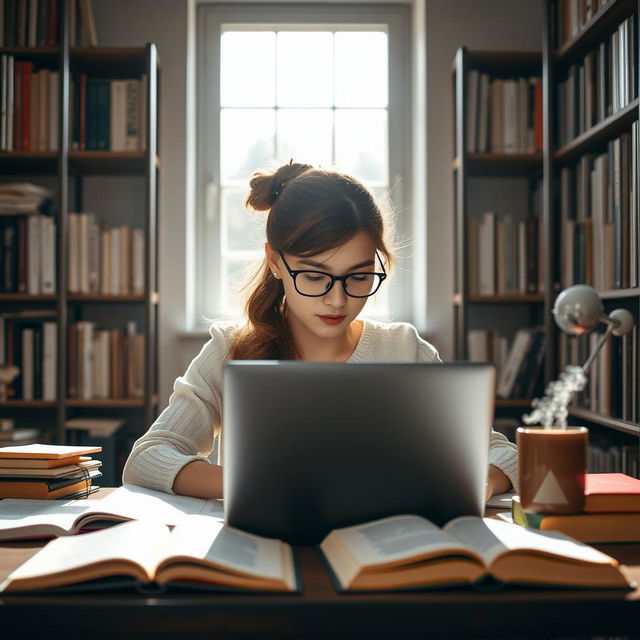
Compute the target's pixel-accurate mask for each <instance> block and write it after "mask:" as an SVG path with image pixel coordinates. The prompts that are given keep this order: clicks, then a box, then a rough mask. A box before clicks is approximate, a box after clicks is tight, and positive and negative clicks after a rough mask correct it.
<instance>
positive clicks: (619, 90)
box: [557, 17, 638, 146]
mask: <svg viewBox="0 0 640 640" xmlns="http://www.w3.org/2000/svg"><path fill="white" fill-rule="evenodd" d="M635 25H636V20H635V18H633V17H631V18H628V19H627V20H625V21H624V22H622V23H621V24H620V26H619V27H618V29H617V31H614V32H613V33H612V34H611V36H610V37H609V38H608V39H607V40H605V41H604V42H601V43H600V45H599V46H598V48H597V49H593V50H592V51H590V52H589V53H587V54H586V55H585V57H584V60H583V61H582V62H580V63H577V64H572V65H570V66H569V67H568V68H567V72H566V78H565V79H563V80H561V81H560V82H558V112H557V118H558V142H559V144H560V146H563V145H565V144H567V143H569V142H570V141H571V140H573V139H574V138H576V137H577V136H579V135H580V134H581V133H584V132H585V131H588V130H589V129H590V128H591V127H593V126H594V125H596V124H597V123H598V122H600V121H602V120H604V119H605V118H606V117H607V116H610V115H612V114H615V113H617V112H618V111H619V110H620V109H623V108H624V107H626V106H627V105H628V104H630V103H631V102H632V101H633V100H635V99H636V98H637V97H638V81H637V74H638V44H637V43H638V34H637V32H636V29H637V27H636V26H635Z"/></svg>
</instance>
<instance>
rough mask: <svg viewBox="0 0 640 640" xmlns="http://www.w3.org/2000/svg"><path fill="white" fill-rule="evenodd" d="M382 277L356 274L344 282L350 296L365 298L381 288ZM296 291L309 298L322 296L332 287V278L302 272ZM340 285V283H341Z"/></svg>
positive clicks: (298, 276)
mask: <svg viewBox="0 0 640 640" xmlns="http://www.w3.org/2000/svg"><path fill="white" fill-rule="evenodd" d="M380 281H381V280H380V276H378V275H375V274H372V273H354V274H353V275H350V276H348V277H347V279H346V280H345V281H344V284H345V289H346V291H347V294H348V295H351V296H356V297H365V296H368V295H370V294H371V293H373V292H374V291H375V290H376V289H377V288H378V287H379V286H380ZM295 284H296V289H297V290H298V292H299V293H301V294H303V295H307V296H321V295H323V294H324V293H326V292H327V291H328V289H329V288H330V287H331V278H330V277H329V276H328V275H325V274H322V273H317V272H311V271H310V272H305V271H303V272H301V273H298V274H297V278H296V283H295ZM339 284H340V283H339Z"/></svg>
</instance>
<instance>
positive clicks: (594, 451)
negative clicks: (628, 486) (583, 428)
mask: <svg viewBox="0 0 640 640" xmlns="http://www.w3.org/2000/svg"><path fill="white" fill-rule="evenodd" d="M587 468H588V469H589V472H590V473H624V474H626V475H628V476H631V477H632V478H640V448H639V447H638V444H637V443H634V444H613V443H611V442H608V441H607V440H605V439H604V438H601V439H598V437H597V436H595V435H594V433H593V432H592V433H590V434H589V447H588V449H587Z"/></svg>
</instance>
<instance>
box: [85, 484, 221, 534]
mask: <svg viewBox="0 0 640 640" xmlns="http://www.w3.org/2000/svg"><path fill="white" fill-rule="evenodd" d="M91 502H92V506H91V508H89V509H88V510H87V511H86V513H85V514H84V515H83V516H82V518H81V521H80V522H79V523H78V524H79V525H81V526H86V525H88V524H89V523H91V522H95V521H99V520H105V519H107V520H108V519H109V516H117V517H118V519H120V520H155V521H157V522H162V523H163V524H166V525H169V526H173V525H176V524H178V522H180V521H181V520H182V519H183V518H184V517H185V516H186V515H190V514H204V515H208V516H213V517H218V518H223V517H224V510H223V506H222V500H203V499H202V498H192V497H190V496H180V495H174V494H171V493H164V492H162V491H155V490H153V489H146V488H145V487H138V486H136V485H133V484H125V485H124V486H122V487H119V488H118V489H116V490H115V491H113V492H112V493H110V494H109V495H108V496H106V497H105V498H102V499H101V500H92V501H91ZM104 516H108V517H106V518H105V517H104Z"/></svg>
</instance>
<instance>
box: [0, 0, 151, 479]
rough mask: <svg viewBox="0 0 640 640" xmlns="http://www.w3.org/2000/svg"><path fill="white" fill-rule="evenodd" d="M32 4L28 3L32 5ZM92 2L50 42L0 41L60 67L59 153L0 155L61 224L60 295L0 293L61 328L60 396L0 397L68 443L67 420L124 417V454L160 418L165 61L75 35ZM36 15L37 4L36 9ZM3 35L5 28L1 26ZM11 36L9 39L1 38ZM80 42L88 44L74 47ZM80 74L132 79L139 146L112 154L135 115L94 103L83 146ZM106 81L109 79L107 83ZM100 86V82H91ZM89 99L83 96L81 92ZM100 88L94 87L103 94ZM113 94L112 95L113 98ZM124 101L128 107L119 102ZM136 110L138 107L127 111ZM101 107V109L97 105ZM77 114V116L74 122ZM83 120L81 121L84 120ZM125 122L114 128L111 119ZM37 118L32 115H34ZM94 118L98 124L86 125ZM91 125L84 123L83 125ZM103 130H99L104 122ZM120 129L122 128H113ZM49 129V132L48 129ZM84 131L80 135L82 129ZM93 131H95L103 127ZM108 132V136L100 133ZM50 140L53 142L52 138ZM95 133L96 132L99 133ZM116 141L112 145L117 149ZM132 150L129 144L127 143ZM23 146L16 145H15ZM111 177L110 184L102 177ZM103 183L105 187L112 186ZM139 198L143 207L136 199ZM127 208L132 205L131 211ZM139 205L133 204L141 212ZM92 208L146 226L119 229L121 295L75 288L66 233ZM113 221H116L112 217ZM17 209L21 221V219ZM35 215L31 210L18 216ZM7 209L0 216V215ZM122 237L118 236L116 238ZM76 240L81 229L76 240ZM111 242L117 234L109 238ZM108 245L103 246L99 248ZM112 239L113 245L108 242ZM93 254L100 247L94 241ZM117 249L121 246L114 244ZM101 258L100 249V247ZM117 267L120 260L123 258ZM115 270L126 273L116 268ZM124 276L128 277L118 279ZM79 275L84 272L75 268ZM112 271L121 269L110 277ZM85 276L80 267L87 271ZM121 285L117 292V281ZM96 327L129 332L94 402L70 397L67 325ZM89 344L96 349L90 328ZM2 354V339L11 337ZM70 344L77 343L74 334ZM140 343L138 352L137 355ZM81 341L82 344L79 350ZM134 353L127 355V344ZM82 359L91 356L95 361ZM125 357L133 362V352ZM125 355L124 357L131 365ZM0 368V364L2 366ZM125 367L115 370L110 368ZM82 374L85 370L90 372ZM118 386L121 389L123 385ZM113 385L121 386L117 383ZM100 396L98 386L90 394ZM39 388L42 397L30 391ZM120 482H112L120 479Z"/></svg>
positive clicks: (9, 307) (4, 51) (122, 223)
mask: <svg viewBox="0 0 640 640" xmlns="http://www.w3.org/2000/svg"><path fill="white" fill-rule="evenodd" d="M32 4H33V3H32ZM86 6H90V5H89V3H85V4H82V3H79V4H78V3H76V0H60V2H59V14H58V15H59V21H58V28H57V34H58V37H57V38H56V41H57V43H58V44H56V45H55V46H45V47H42V46H37V47H26V46H20V47H18V46H0V56H5V57H6V56H11V57H12V59H13V63H14V64H17V63H24V62H29V63H32V65H33V69H34V70H36V69H37V70H41V69H46V70H47V72H48V74H49V75H51V74H53V73H56V74H57V76H55V78H56V80H55V81H54V82H55V83H56V84H57V87H56V93H55V94H53V95H55V97H56V98H57V99H56V100H55V104H54V103H53V99H52V104H51V105H49V106H50V107H51V109H55V112H56V114H57V118H56V121H55V122H56V125H55V126H56V133H55V138H56V139H57V143H56V145H55V146H56V148H55V149H53V150H42V149H39V150H37V151H34V150H7V149H6V144H5V146H4V147H3V149H4V150H2V151H0V176H2V179H1V180H0V186H1V183H4V182H12V181H18V182H29V183H34V184H43V185H46V186H47V187H48V188H49V189H50V190H51V192H52V194H53V196H52V197H53V202H54V209H55V211H54V214H53V218H54V221H55V254H54V255H55V271H56V277H55V293H47V294H44V293H32V294H28V293H24V292H20V293H18V292H16V291H11V292H7V291H6V290H5V289H0V291H4V292H0V316H2V314H9V313H13V314H19V313H23V312H25V311H27V310H29V311H38V312H39V311H42V312H43V313H47V314H51V313H52V312H53V314H54V316H55V317H53V318H52V320H53V321H55V323H56V344H57V359H56V362H55V381H56V386H55V398H54V399H53V400H52V399H48V400H43V399H38V398H37V397H35V399H29V400H26V399H24V398H20V397H16V398H15V399H10V398H9V399H6V400H5V401H3V402H2V405H1V407H0V411H1V412H2V414H3V415H4V416H7V417H12V418H14V419H15V423H16V427H20V426H29V427H30V426H34V425H35V426H38V427H40V428H41V429H42V438H43V439H45V440H49V441H52V442H65V441H66V440H67V439H68V437H67V432H66V430H65V423H66V421H67V420H68V419H70V418H74V417H77V416H84V415H87V416H92V417H99V416H105V417H109V418H114V417H117V418H122V419H123V420H124V421H125V425H126V429H125V430H124V433H121V434H119V436H118V438H119V439H120V445H121V447H122V449H123V451H121V457H122V456H123V455H126V453H127V452H126V448H127V446H128V444H130V443H131V441H132V440H133V439H135V438H136V437H137V436H139V435H140V434H141V433H142V432H143V431H144V430H146V428H147V427H148V426H149V425H150V424H151V423H152V422H153V421H154V419H155V418H156V416H157V414H158V314H159V295H158V290H159V287H158V272H159V270H158V253H157V246H158V224H157V217H158V197H157V193H158V181H159V175H160V161H159V149H158V135H157V134H158V116H159V114H158V106H157V105H158V99H159V83H160V68H159V60H158V54H157V50H156V47H155V45H154V44H151V43H148V44H146V45H145V46H140V47H127V48H106V47H98V46H85V45H84V44H83V43H81V42H80V39H79V37H78V30H79V29H80V24H79V22H80V20H81V19H84V16H83V15H82V13H81V12H83V11H85V10H86V9H85V8H84V7H86ZM38 10H40V6H39V5H38ZM74 24H75V28H76V32H75V33H74V32H72V25H74ZM4 33H5V34H6V31H5V32H4ZM4 41H5V42H6V37H5V40H4ZM75 43H78V44H80V45H82V46H74V45H75ZM81 78H84V79H85V81H86V82H87V86H88V85H89V83H91V82H92V81H93V82H94V86H96V87H97V86H98V83H102V86H103V87H106V88H107V91H108V90H111V91H114V90H115V89H114V84H115V83H116V82H118V83H120V85H121V86H126V89H127V91H129V88H128V86H127V85H126V83H130V85H131V86H132V87H133V89H131V91H134V90H136V87H137V91H138V92H139V93H138V94H137V96H136V95H135V94H129V93H127V94H126V95H127V100H129V102H127V103H126V104H127V107H126V108H127V109H129V110H131V109H135V118H138V119H137V121H136V120H135V119H134V120H133V121H134V122H137V127H138V129H137V133H136V132H135V131H134V133H136V135H137V138H136V140H137V142H136V146H135V148H130V149H128V150H118V151H114V150H110V149H111V147H112V146H113V145H115V142H114V140H115V138H111V139H110V138H109V136H114V135H115V134H114V133H113V132H114V131H116V132H118V135H121V136H125V135H129V134H130V133H131V120H130V118H132V117H133V116H131V115H130V113H127V112H126V109H123V111H122V113H123V115H119V113H116V108H115V107H114V106H113V105H110V106H109V107H108V108H107V111H102V112H100V119H99V118H98V115H97V114H98V113H99V112H98V110H97V109H98V108H99V105H98V103H97V102H95V103H94V104H93V106H94V107H95V109H96V110H95V111H93V116H91V117H92V118H93V119H92V120H89V117H90V112H89V110H88V105H87V110H86V111H85V112H84V113H86V118H87V122H86V123H85V124H86V126H87V129H86V135H87V139H86V145H85V144H84V142H85V140H84V135H85V130H84V129H82V128H80V127H79V125H78V122H79V120H78V118H80V117H81V116H80V115H77V114H80V113H81V112H82V109H81V108H80V105H81V104H86V103H81V102H79V101H80V100H81V99H83V100H84V99H87V100H88V95H87V96H86V97H85V96H84V94H81V93H80V89H79V83H80V81H81ZM107 83H108V84H107ZM96 91H97V88H96ZM81 95H82V96H83V97H82V98H81V97H80V96H81ZM96 95H97V94H96ZM111 95H113V94H111ZM131 95H134V97H136V98H137V101H132V100H131V99H130V96H131ZM120 104H124V103H120ZM132 105H133V106H132ZM100 106H102V107H103V106H105V105H104V104H103V105H100ZM74 117H76V120H75V121H74ZM82 117H85V116H82ZM117 118H119V119H118V120H117V122H116V124H114V120H116V119H117ZM31 122H33V120H32V121H31ZM50 122H51V121H50ZM93 122H95V123H96V124H95V125H92V124H90V123H93ZM83 126H84V125H83ZM90 126H95V129H94V130H93V131H94V133H95V132H99V131H102V133H105V135H107V139H108V140H110V142H109V144H108V145H107V148H103V149H99V150H97V149H91V150H89V149H87V147H89V148H90V135H91V131H90V129H89V127H90ZM98 127H103V129H98ZM114 127H115V128H114ZM118 127H122V130H123V131H125V133H123V134H120V133H119V132H120V130H121V129H119V128H118ZM50 135H52V134H50ZM81 135H82V141H80V136H81ZM96 135H97V134H96ZM100 135H102V134H100ZM50 139H51V138H50ZM96 139H97V138H96ZM111 143H113V145H111ZM130 146H131V145H130ZM16 147H20V145H19V144H18V145H14V149H15V148H16ZM105 179H106V180H109V181H111V182H108V183H104V180H105ZM96 180H97V181H100V180H102V181H103V184H102V185H96V183H95V182H92V181H96ZM113 181H121V182H123V183H124V182H126V181H128V182H127V184H129V187H128V188H127V189H124V191H123V193H125V194H129V193H130V192H131V191H135V193H136V197H135V207H132V205H130V204H129V203H127V202H121V203H119V204H120V205H121V206H118V207H112V206H111V203H113V201H114V198H117V194H116V196H113V195H112V196H110V198H107V201H108V204H105V205H104V206H103V207H102V208H101V202H100V195H99V194H100V189H102V190H104V189H110V190H111V191H116V192H117V191H118V190H119V189H118V182H113ZM105 184H106V187H105ZM138 205H139V206H138ZM127 206H128V207H129V208H127ZM134 209H135V210H134ZM86 211H91V212H94V213H95V214H96V218H97V223H96V227H98V224H99V225H100V226H99V227H98V228H99V229H102V230H103V231H102V232H104V229H109V228H115V227H118V228H122V227H127V226H129V227H131V229H130V231H131V235H133V231H134V227H135V228H138V229H140V230H141V231H140V232H139V234H138V235H139V238H140V240H141V242H139V243H138V244H137V245H135V246H132V245H134V241H133V240H132V239H131V237H130V236H129V232H126V233H125V232H124V231H123V232H122V236H121V241H122V244H120V245H118V247H122V251H126V252H127V256H128V257H127V258H126V259H127V260H130V263H131V264H130V265H129V266H128V269H129V270H128V271H125V270H124V268H123V269H122V270H121V271H120V273H121V275H120V276H119V277H120V278H121V279H120V282H124V283H125V284H124V285H122V287H121V290H120V291H117V292H111V291H107V290H106V289H107V288H108V287H107V286H106V285H105V286H98V287H97V289H96V287H92V290H91V291H71V289H72V287H71V286H70V285H71V283H70V279H71V275H70V270H71V266H70V262H71V261H72V254H73V252H74V251H80V250H79V249H74V247H73V244H74V242H73V239H72V238H71V233H72V229H71V222H72V217H71V214H72V212H86ZM114 216H115V218H114ZM18 217H19V216H15V218H18ZM20 217H28V216H20ZM3 218H5V219H6V218H7V216H0V222H1V221H2V219H3ZM119 237H120V236H119ZM74 238H75V236H74ZM106 238H107V239H106V240H104V241H105V242H107V241H109V240H110V236H106ZM100 246H101V248H102V247H106V245H100ZM110 246H115V245H110ZM94 249H95V247H94ZM118 250H119V249H118ZM96 255H99V256H100V258H99V259H100V260H102V257H103V256H104V255H106V250H105V252H104V253H99V254H96ZM116 255H117V254H112V257H111V258H112V259H111V262H107V261H106V258H105V261H104V262H100V263H99V268H100V269H102V268H103V267H105V266H106V265H109V267H110V269H111V273H112V274H113V273H114V271H115V270H116V267H117V263H118V261H117V260H116V258H115V256H116ZM120 255H121V258H120V264H121V263H122V260H123V258H122V254H120ZM134 260H135V273H136V274H137V284H136V290H135V291H133V290H132V289H133V285H132V284H131V283H132V282H133V280H134V275H133V271H134V266H133V262H134ZM77 265H80V268H81V269H82V268H83V267H84V266H86V262H83V261H82V260H80V261H79V262H78V263H77ZM117 269H120V267H119V266H118V267H117ZM97 273H99V274H100V276H99V277H100V279H101V281H105V280H106V278H107V276H106V274H105V273H103V272H102V271H97ZM122 274H124V275H122ZM75 277H76V278H77V277H78V275H77V274H76V276H75ZM113 277H114V278H115V276H113ZM80 278H81V279H82V274H80ZM114 289H115V287H114ZM131 321H133V322H135V329H134V328H133V326H132V325H130V326H129V329H130V333H135V334H137V335H136V336H134V337H135V338H136V339H135V340H134V339H133V337H131V336H130V335H126V334H124V333H123V331H124V327H125V326H126V324H127V323H130V322H131ZM83 322H84V323H89V324H93V325H94V327H95V328H96V331H97V330H101V331H102V330H103V329H104V330H105V331H106V330H109V331H111V332H115V331H117V332H119V333H120V334H122V335H121V338H122V345H123V347H122V349H124V350H125V351H123V350H121V349H118V347H117V346H116V342H115V337H114V336H112V338H113V340H114V342H108V341H106V344H108V345H110V346H109V349H108V351H107V353H108V354H109V367H110V368H109V369H105V368H104V367H103V371H108V373H107V374H105V375H107V380H106V382H105V380H104V379H103V380H102V383H103V384H102V387H103V388H105V387H106V388H107V389H108V393H107V394H106V395H104V394H103V395H101V397H96V396H95V394H92V393H85V395H84V396H83V395H82V394H78V395H76V396H72V394H70V379H71V377H72V376H71V373H70V371H71V369H72V368H74V367H73V365H74V363H72V356H71V354H70V351H69V349H70V347H72V345H71V344H70V336H71V337H73V336H74V335H75V334H74V333H73V331H72V326H73V325H74V324H75V323H83ZM88 335H89V338H87V340H88V342H86V343H85V344H86V345H87V349H88V350H89V351H92V349H93V344H92V343H91V337H90V336H91V334H88ZM4 340H5V350H4V352H5V353H4V355H5V358H6V355H7V354H6V344H7V343H6V340H7V336H6V334H5V336H4ZM74 340H75V338H74ZM134 342H136V343H137V346H138V347H140V349H138V350H137V351H135V352H134V351H133V347H132V345H133V344H134ZM76 346H77V345H76ZM116 350H118V351H119V352H120V353H119V355H118V359H116V360H114V355H113V354H114V352H115V351H116ZM127 350H128V351H127ZM102 355H104V352H98V351H96V352H95V354H94V358H95V360H94V362H93V363H91V366H94V367H97V366H98V365H99V364H101V363H103V362H104V358H101V356H102ZM85 357H86V358H88V359H89V360H87V361H86V362H90V356H88V355H86V354H85ZM127 358H128V359H127ZM125 362H129V363H130V364H129V365H128V368H127V367H126V366H125V364H124V363H125ZM0 364H2V363H0ZM134 364H135V367H136V370H135V375H136V382H137V383H139V385H138V387H139V388H137V389H136V395H135V397H132V396H131V395H130V394H129V393H128V389H127V388H126V384H125V385H124V386H125V388H123V383H122V380H120V373H122V372H123V368H124V373H123V375H124V376H125V377H126V376H127V375H129V376H130V377H132V376H133V367H134ZM116 370H118V372H119V373H118V375H117V376H116V375H115V373H114V372H115V371H116ZM83 375H84V376H85V379H88V378H87V376H91V375H94V374H88V373H87V372H86V371H85V372H84V374H83ZM116 383H117V384H116ZM116 386H117V387H118V392H117V393H116V392H115V391H114V390H115V389H116ZM94 391H95V389H94ZM34 395H35V394H34ZM116 479H117V478H116Z"/></svg>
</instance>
